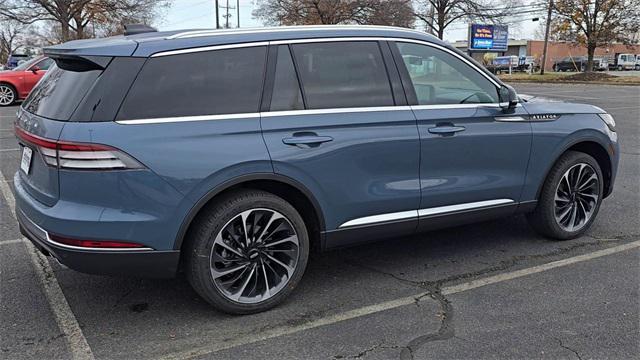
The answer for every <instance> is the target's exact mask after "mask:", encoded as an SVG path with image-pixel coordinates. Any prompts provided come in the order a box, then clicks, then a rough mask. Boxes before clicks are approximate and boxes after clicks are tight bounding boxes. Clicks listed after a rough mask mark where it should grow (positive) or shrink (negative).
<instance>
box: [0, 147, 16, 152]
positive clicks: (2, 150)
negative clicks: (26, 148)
mask: <svg viewBox="0 0 640 360" xmlns="http://www.w3.org/2000/svg"><path fill="white" fill-rule="evenodd" d="M18 150H20V149H18V148H11V149H0V152H5V151H18Z"/></svg>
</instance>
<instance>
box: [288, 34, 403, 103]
mask: <svg viewBox="0 0 640 360" xmlns="http://www.w3.org/2000/svg"><path fill="white" fill-rule="evenodd" d="M293 51H294V54H295V59H296V65H297V67H298V72H299V75H300V80H301V81H302V86H303V88H304V94H305V97H306V101H307V108H309V109H322V108H341V107H366V106H388V105H393V96H392V95H391V87H390V84H389V79H388V78H387V72H386V70H385V67H384V62H383V60H382V55H381V53H380V48H379V47H378V43H376V42H363V41H357V42H334V43H312V44H297V45H293Z"/></svg>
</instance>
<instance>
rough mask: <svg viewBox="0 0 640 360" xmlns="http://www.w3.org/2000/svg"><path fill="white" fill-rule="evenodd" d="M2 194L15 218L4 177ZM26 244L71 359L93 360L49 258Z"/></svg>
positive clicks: (29, 244) (10, 195) (1, 184)
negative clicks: (67, 345) (67, 346)
mask: <svg viewBox="0 0 640 360" xmlns="http://www.w3.org/2000/svg"><path fill="white" fill-rule="evenodd" d="M0 192H1V193H2V196H4V199H5V200H6V201H7V203H8V205H9V208H10V209H11V214H12V215H14V216H15V213H16V209H15V203H16V202H15V198H14V197H13V193H12V192H11V188H10V187H9V184H8V183H7V181H6V180H5V179H4V177H2V178H1V179H0ZM23 241H24V244H25V246H26V247H27V252H28V253H29V255H30V258H31V261H32V262H33V267H34V268H35V270H36V274H37V276H38V279H39V280H40V282H41V283H42V285H43V288H44V293H45V295H46V297H47V300H48V301H49V306H50V307H51V310H52V311H53V314H54V316H55V319H56V322H57V323H58V327H59V328H60V331H62V333H64V335H65V337H66V339H67V342H68V344H69V350H70V351H71V358H72V359H74V360H93V359H95V358H94V356H93V352H92V351H91V348H90V347H89V344H88V343H87V339H86V338H85V337H84V334H82V329H80V325H79V324H78V320H77V319H76V317H75V315H74V314H73V311H71V307H70V306H69V303H68V302H67V299H66V298H65V297H64V293H63V292H62V289H61V288H60V284H58V279H57V278H56V276H55V274H54V273H53V269H52V268H51V265H50V264H49V261H48V260H47V258H46V257H45V256H44V255H42V253H41V252H40V251H38V250H37V249H36V248H35V247H34V246H33V244H31V242H29V241H28V240H26V239H24V238H23Z"/></svg>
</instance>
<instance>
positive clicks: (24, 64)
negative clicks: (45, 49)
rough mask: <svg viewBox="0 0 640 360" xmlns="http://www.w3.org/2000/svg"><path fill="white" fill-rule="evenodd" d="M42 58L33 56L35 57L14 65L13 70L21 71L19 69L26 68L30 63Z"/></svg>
mask: <svg viewBox="0 0 640 360" xmlns="http://www.w3.org/2000/svg"><path fill="white" fill-rule="evenodd" d="M41 59H42V58H39V57H37V58H35V59H31V60H29V61H25V62H23V63H22V64H20V65H18V66H16V67H15V68H13V71H21V70H27V69H28V68H29V67H30V66H31V65H33V64H35V63H36V62H38V60H41Z"/></svg>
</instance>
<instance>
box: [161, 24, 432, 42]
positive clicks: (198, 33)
mask: <svg viewBox="0 0 640 360" xmlns="http://www.w3.org/2000/svg"><path fill="white" fill-rule="evenodd" d="M364 29H370V30H375V29H378V30H387V31H399V32H405V33H406V32H411V33H419V34H421V35H424V34H425V33H423V32H420V31H418V30H414V29H407V28H399V27H394V26H380V25H300V26H275V27H255V28H244V29H203V30H191V31H185V32H180V33H177V34H173V35H171V36H168V37H167V39H185V38H193V37H205V36H215V35H229V34H255V33H260V32H288V31H304V30H364Z"/></svg>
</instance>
